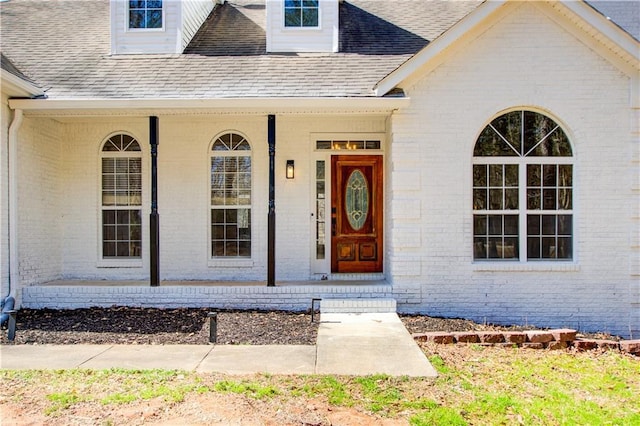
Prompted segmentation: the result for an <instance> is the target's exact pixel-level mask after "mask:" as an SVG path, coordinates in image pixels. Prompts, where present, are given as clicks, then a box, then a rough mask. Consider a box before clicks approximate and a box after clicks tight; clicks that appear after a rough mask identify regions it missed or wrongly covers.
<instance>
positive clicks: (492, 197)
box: [489, 189, 503, 210]
mask: <svg viewBox="0 0 640 426" xmlns="http://www.w3.org/2000/svg"><path fill="white" fill-rule="evenodd" d="M502 208H503V204H502V189H490V190H489V209H490V210H502Z"/></svg>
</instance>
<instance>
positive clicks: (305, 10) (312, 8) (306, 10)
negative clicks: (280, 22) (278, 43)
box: [284, 0, 319, 27]
mask: <svg viewBox="0 0 640 426" xmlns="http://www.w3.org/2000/svg"><path fill="white" fill-rule="evenodd" d="M318 16H319V13H318V0H285V1H284V26H285V27H317V26H318V25H319V22H318Z"/></svg>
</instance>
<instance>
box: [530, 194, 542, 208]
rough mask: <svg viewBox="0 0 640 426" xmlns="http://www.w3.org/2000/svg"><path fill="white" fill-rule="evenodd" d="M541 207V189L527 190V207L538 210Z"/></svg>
mask: <svg viewBox="0 0 640 426" xmlns="http://www.w3.org/2000/svg"><path fill="white" fill-rule="evenodd" d="M541 207H542V191H540V190H539V189H529V190H527V208H528V209H531V210H540V208H541Z"/></svg>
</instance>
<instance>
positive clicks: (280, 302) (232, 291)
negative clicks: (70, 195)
mask: <svg viewBox="0 0 640 426" xmlns="http://www.w3.org/2000/svg"><path fill="white" fill-rule="evenodd" d="M391 291H392V288H391V286H390V285H381V284H377V285H357V286H356V285H352V286H351V285H338V286H336V285H331V284H326V285H313V286H312V285H300V286H298V285H292V286H277V287H266V286H239V287H230V286H187V285H180V286H161V287H149V286H125V287H112V286H99V287H98V286H93V287H82V286H33V287H27V288H25V289H23V296H24V297H23V298H24V300H25V301H26V302H25V303H23V305H22V306H23V307H25V308H31V309H39V308H52V309H75V308H82V307H87V306H99V307H107V308H108V307H111V306H136V307H160V308H178V307H209V308H218V309H276V310H295V311H305V310H307V309H310V308H311V299H322V300H323V301H325V300H328V299H347V298H348V299H366V302H365V303H366V304H367V305H369V306H374V305H376V302H373V301H371V299H385V300H388V299H389V298H390V297H391ZM377 305H380V306H382V305H384V306H387V305H389V303H388V302H382V303H378V304H377ZM316 307H318V304H316Z"/></svg>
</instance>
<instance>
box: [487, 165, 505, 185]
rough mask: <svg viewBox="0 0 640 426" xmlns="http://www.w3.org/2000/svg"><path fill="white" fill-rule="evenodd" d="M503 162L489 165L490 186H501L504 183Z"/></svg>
mask: <svg viewBox="0 0 640 426" xmlns="http://www.w3.org/2000/svg"><path fill="white" fill-rule="evenodd" d="M503 167H504V166H503V165H502V164H491V165H489V186H499V187H502V185H503V177H502V171H503Z"/></svg>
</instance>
